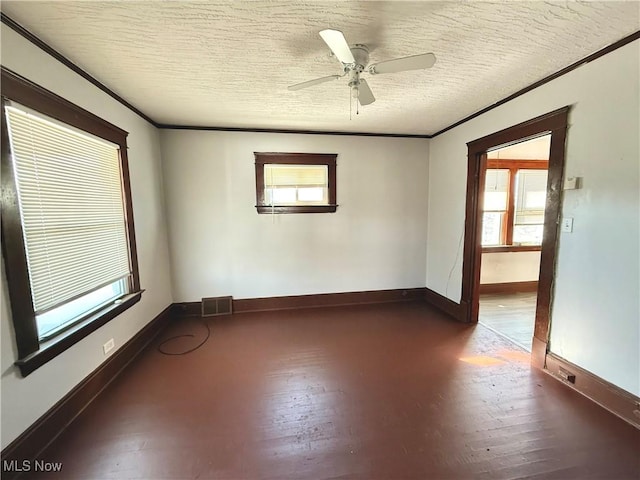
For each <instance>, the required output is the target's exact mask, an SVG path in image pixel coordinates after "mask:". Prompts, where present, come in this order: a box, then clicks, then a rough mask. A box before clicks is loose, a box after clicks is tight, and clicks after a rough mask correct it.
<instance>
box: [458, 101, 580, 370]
mask: <svg viewBox="0 0 640 480" xmlns="http://www.w3.org/2000/svg"><path fill="white" fill-rule="evenodd" d="M568 113H569V107H564V108H561V109H559V110H556V111H554V112H551V113H548V114H546V115H542V116H540V117H537V118H534V119H532V120H529V121H527V122H524V123H521V124H518V125H515V126H513V127H510V128H507V129H505V130H501V131H499V132H496V133H494V134H491V135H488V136H486V137H482V138H479V139H477V140H474V141H472V142H469V143H468V144H467V147H468V169H467V203H466V218H465V233H464V258H463V265H462V298H461V307H462V313H463V315H464V320H466V321H467V322H471V323H476V322H478V319H479V313H480V294H481V267H482V262H483V253H492V254H497V253H502V252H500V251H498V250H499V249H500V247H502V249H505V250H509V252H508V253H510V254H513V253H520V252H518V250H522V253H529V252H532V253H534V254H539V260H538V278H537V284H536V285H535V286H532V285H531V284H530V285H529V286H528V287H526V286H525V285H520V286H519V287H518V288H521V287H524V288H525V289H526V288H529V289H534V292H529V293H533V294H534V295H535V310H534V311H535V321H534V323H533V332H532V334H531V333H526V332H525V333H524V335H531V336H530V337H529V340H528V341H527V340H526V338H522V339H521V340H520V341H518V343H522V344H524V346H525V347H526V346H530V347H531V350H530V351H531V353H532V357H531V359H532V363H533V364H534V365H536V366H539V367H543V365H544V359H545V355H546V353H547V343H548V335H549V323H550V308H551V293H552V285H553V278H554V273H555V258H556V250H557V245H556V243H557V239H558V227H559V219H560V211H561V210H560V206H561V205H560V204H561V196H562V195H561V194H562V183H563V173H564V152H565V139H566V130H567V117H568ZM537 142H540V143H539V144H537ZM543 142H548V143H547V144H546V145H548V147H547V148H546V150H545V151H546V152H548V159H547V163H546V167H547V168H546V177H545V181H546V183H545V186H546V188H545V189H544V208H543V211H542V212H540V211H539V208H538V207H539V206H540V204H541V199H540V195H541V194H540V183H541V182H542V175H541V173H540V172H536V170H543V168H541V167H542V166H543V164H542V163H540V164H535V165H534V164H533V163H526V162H525V163H521V164H520V165H521V166H522V167H523V168H522V169H520V168H519V166H520V165H518V164H517V163H518V162H523V161H524V160H541V161H542V160H545V159H544V158H534V159H531V158H529V159H517V158H511V159H508V158H507V157H508V156H510V155H514V154H515V153H514V152H515V151H518V150H519V149H520V150H522V149H526V148H529V147H528V146H531V145H534V144H535V145H536V147H537V148H540V147H541V145H544V143H543ZM522 156H524V154H523V155H522ZM500 159H502V160H504V161H503V162H500ZM506 160H512V161H514V163H510V164H506ZM534 166H538V167H540V168H529V167H534ZM500 170H502V171H503V172H499V171H500ZM504 170H508V171H509V173H508V174H507V173H506V172H504ZM497 171H498V172H497ZM512 172H515V176H513V173H512ZM519 174H522V175H519ZM525 177H527V180H526V181H525V180H522V179H523V178H525ZM487 182H489V183H490V182H493V185H491V183H490V184H489V192H492V193H496V195H489V196H486V186H487V185H486V184H487ZM518 182H521V183H522V182H525V183H526V185H524V184H523V185H520V187H519V188H520V190H518ZM543 183H544V182H543ZM491 187H493V188H494V190H493V191H492V190H491ZM505 189H508V193H507V195H506V200H507V202H513V205H514V206H513V209H509V208H508V207H509V203H507V205H506V207H507V208H506V209H505V210H500V209H499V208H498V207H500V206H504V204H499V203H498V202H499V201H500V198H504V197H505V196H504V195H501V194H498V193H500V192H501V190H505ZM527 191H528V192H529V193H532V194H533V195H530V196H529V199H530V201H529V203H527V201H526V200H527V199H526V197H527V195H526V192H527ZM509 194H511V197H510V198H509ZM519 195H520V196H519ZM489 197H491V198H490V199H489ZM491 202H494V203H491ZM485 203H486V204H487V205H486V206H487V208H486V209H485ZM527 205H529V206H530V207H531V208H530V209H528V208H526V207H527ZM534 206H537V207H536V208H537V210H536V209H535V208H534ZM518 208H519V209H520V210H518ZM483 225H486V229H483ZM537 241H539V245H532V244H533V243H536V242H537ZM509 242H510V243H511V244H510V245H509ZM483 243H485V245H484V246H483ZM490 243H495V245H493V247H494V249H495V250H493V251H492V252H483V248H484V249H485V250H486V249H487V248H489V247H490V245H489V244H490ZM502 243H504V244H503V245H499V244H502ZM514 243H518V245H514ZM527 244H528V245H527ZM533 247H536V249H533ZM504 253H507V252H504ZM532 256H537V255H532ZM487 264H488V262H487ZM529 268H530V267H529ZM485 275H487V273H485ZM485 280H486V277H485ZM532 281H533V280H532ZM485 283H488V282H485ZM494 283H515V282H494ZM484 288H485V293H488V292H486V288H487V287H484ZM524 293H527V292H524ZM498 308H500V307H498ZM529 332H531V331H530V330H529ZM516 341H517V340H516Z"/></svg>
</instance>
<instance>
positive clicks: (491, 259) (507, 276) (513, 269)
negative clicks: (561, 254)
mask: <svg viewBox="0 0 640 480" xmlns="http://www.w3.org/2000/svg"><path fill="white" fill-rule="evenodd" d="M481 264H482V265H481V267H480V283H482V284H485V283H510V282H537V281H538V276H539V273H540V252H496V253H483V254H482V262H481Z"/></svg>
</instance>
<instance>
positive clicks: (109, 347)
mask: <svg viewBox="0 0 640 480" xmlns="http://www.w3.org/2000/svg"><path fill="white" fill-rule="evenodd" d="M115 346H116V343H115V342H114V341H113V338H110V339H109V341H108V342H107V343H105V344H104V345H102V350H103V351H104V354H105V355H108V354H109V352H110V351H111V350H113V349H114V348H115Z"/></svg>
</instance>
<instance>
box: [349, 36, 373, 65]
mask: <svg viewBox="0 0 640 480" xmlns="http://www.w3.org/2000/svg"><path fill="white" fill-rule="evenodd" d="M349 48H350V49H351V53H352V54H353V58H355V60H356V65H355V67H354V68H353V70H355V71H356V72H362V71H364V67H366V66H367V65H368V64H369V49H368V48H367V46H366V45H363V44H361V43H356V44H355V45H351V47H349Z"/></svg>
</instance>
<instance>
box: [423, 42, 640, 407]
mask: <svg viewBox="0 0 640 480" xmlns="http://www.w3.org/2000/svg"><path fill="white" fill-rule="evenodd" d="M639 59H640V41H635V42H633V43H631V44H629V45H626V46H625V47H622V48H620V49H618V50H616V51H614V52H612V53H610V54H608V55H605V56H604V57H601V58H600V59H598V60H596V61H594V62H591V63H589V64H587V65H584V66H582V67H580V68H578V69H576V70H574V71H573V72H571V73H569V74H567V75H564V76H562V77H560V78H558V79H556V80H553V81H552V82H549V83H547V84H545V85H543V86H541V87H539V88H537V89H535V90H533V91H531V92H529V93H527V94H525V95H523V96H521V97H518V98H516V99H514V100H512V101H511V102H508V103H507V104H505V105H502V106H500V107H498V108H496V109H494V110H491V111H490V112H488V113H486V114H484V115H481V116H479V117H477V118H475V119H473V120H471V121H469V122H467V123H464V124H462V125H461V126H459V127H457V128H454V129H453V130H451V131H449V132H447V133H445V134H442V135H439V136H438V137H436V138H435V139H432V140H431V143H430V154H429V178H430V183H429V215H428V217H427V218H428V222H429V227H428V233H429V234H428V240H427V277H426V278H427V282H426V283H427V287H428V288H430V289H432V290H435V291H436V292H439V293H441V294H444V295H446V296H447V297H449V298H450V299H452V300H454V301H459V300H460V291H461V281H462V280H461V278H462V261H461V260H462V253H461V249H462V245H461V244H459V243H458V242H459V239H460V238H461V236H462V232H463V226H464V205H465V188H466V185H465V184H466V167H467V158H466V154H467V149H466V142H469V141H471V140H474V139H477V138H480V137H482V136H484V135H488V134H491V133H493V132H496V131H498V130H501V129H503V128H506V127H509V126H512V125H515V124H517V123H519V122H522V121H525V120H528V119H531V118H534V117H536V116H538V115H541V114H544V113H547V112H550V111H552V110H555V109H557V108H560V107H563V106H565V105H572V108H571V113H570V116H569V123H570V126H569V131H568V138H567V145H566V170H565V172H566V176H570V177H571V176H579V177H583V179H584V181H583V187H582V189H580V190H574V191H567V192H565V198H564V205H563V215H564V216H569V217H573V218H574V219H575V223H574V231H573V233H562V234H561V235H560V241H559V251H558V258H557V272H556V280H555V283H554V286H555V290H554V301H553V307H552V314H551V338H550V342H551V343H550V347H551V350H552V351H553V352H555V353H557V354H558V355H560V356H562V357H564V358H566V359H567V360H569V361H571V362H574V363H576V364H577V365H579V366H581V367H583V368H585V369H587V370H589V371H591V372H593V373H594V374H596V375H598V376H600V377H602V378H604V379H606V380H608V381H610V382H612V383H614V384H615V385H618V386H620V387H622V388H624V389H626V390H627V391H629V392H631V393H634V394H635V395H640V357H639V345H640V320H639V319H640V305H639V294H638V292H639V291H640V281H639V269H640V267H639V265H640V257H639V251H640V239H639V238H640V233H639V232H640V202H639V192H640V184H639V169H640V151H639V150H640V138H639V136H640V95H639V88H640V78H639V71H640V60H639ZM443 205H448V208H443V207H442V206H443ZM452 268H453V273H452V278H451V280H450V281H449V282H447V278H448V274H449V272H450V271H451V269H452ZM447 283H448V285H447Z"/></svg>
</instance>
